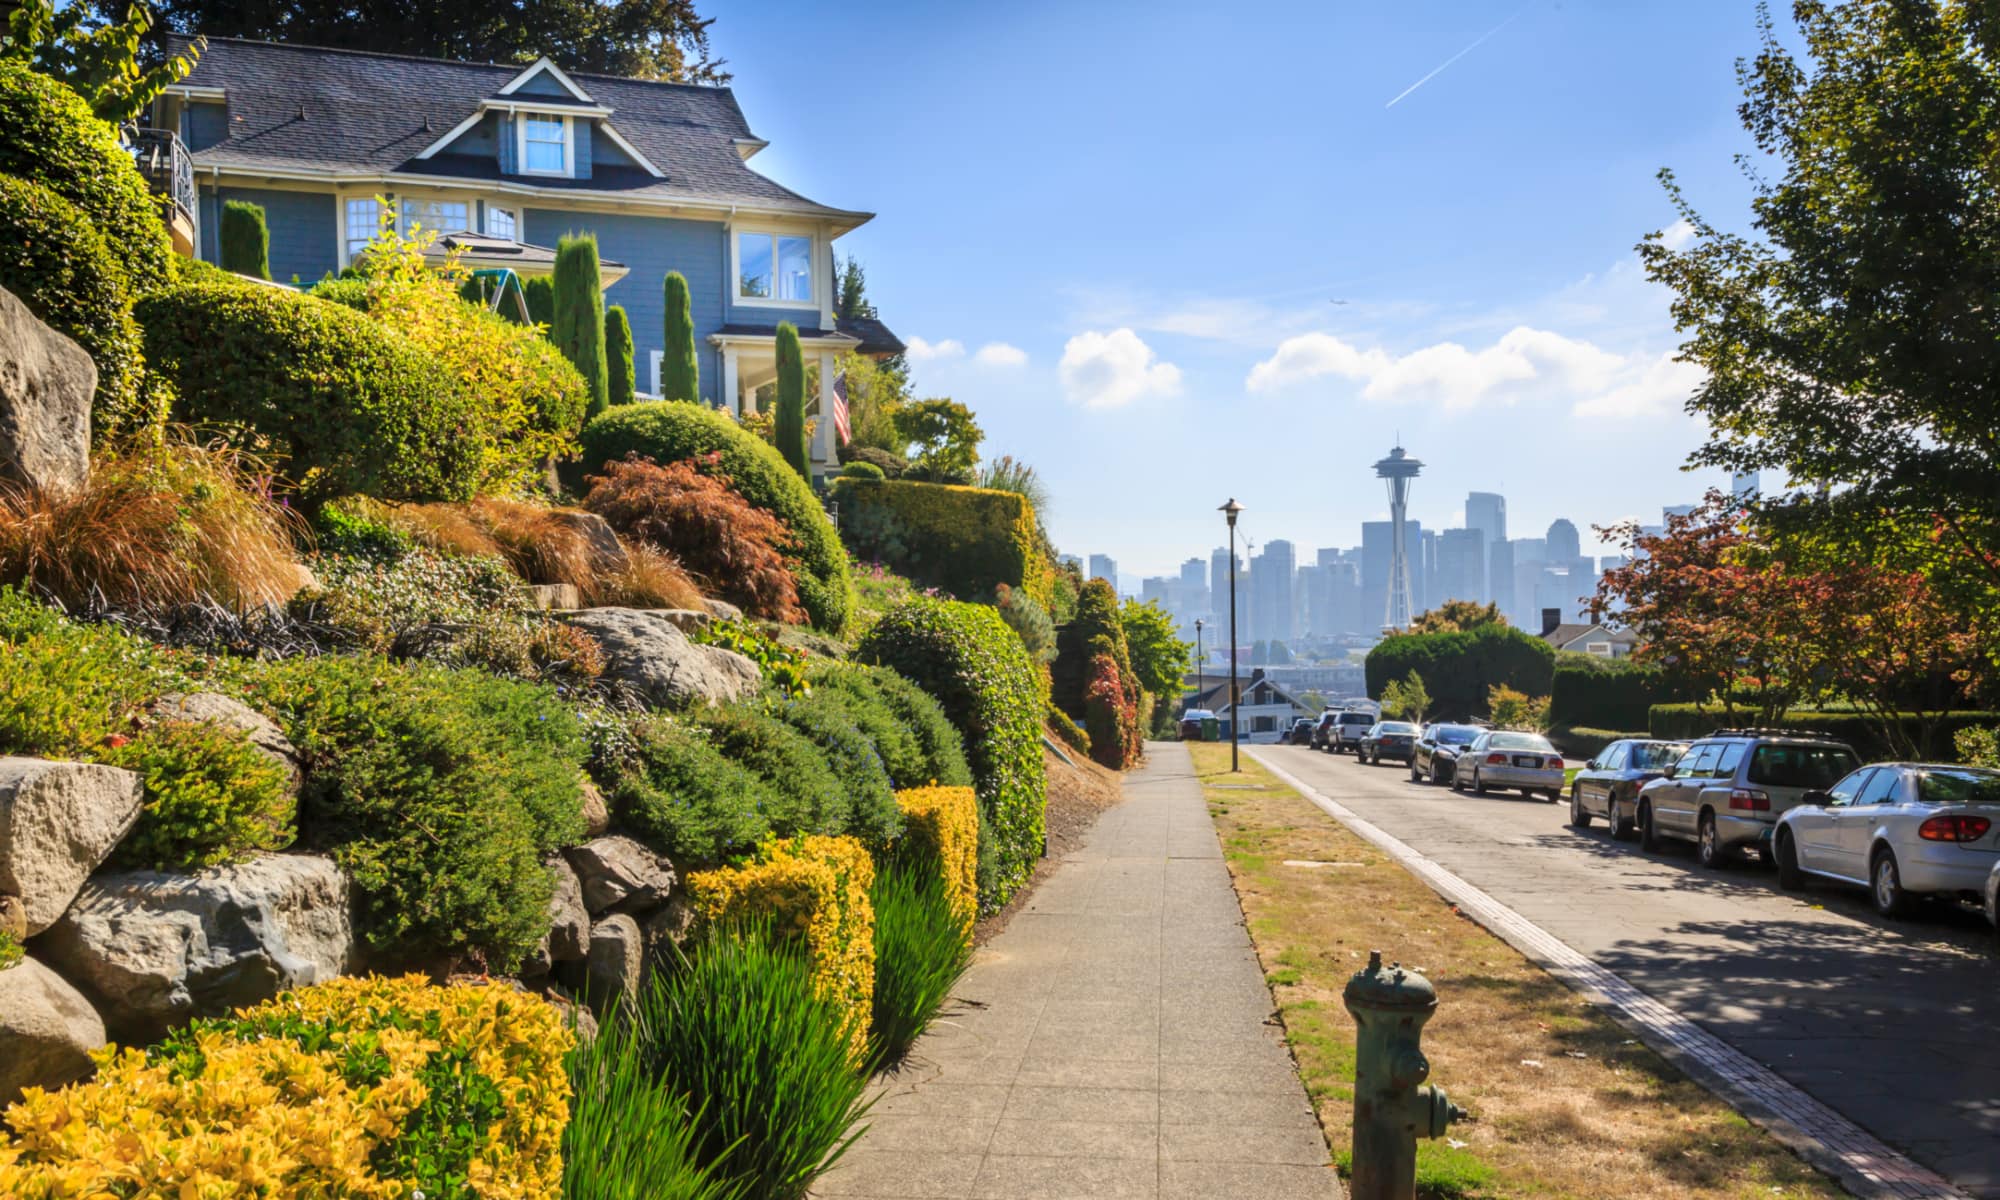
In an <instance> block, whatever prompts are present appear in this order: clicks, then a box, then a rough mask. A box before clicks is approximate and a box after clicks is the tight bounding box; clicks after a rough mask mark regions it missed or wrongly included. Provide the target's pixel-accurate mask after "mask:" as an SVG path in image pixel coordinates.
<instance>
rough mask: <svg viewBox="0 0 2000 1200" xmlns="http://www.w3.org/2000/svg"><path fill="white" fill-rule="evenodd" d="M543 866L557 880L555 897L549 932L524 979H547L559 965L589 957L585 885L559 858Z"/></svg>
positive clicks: (554, 856) (547, 860)
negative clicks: (550, 972) (584, 904)
mask: <svg viewBox="0 0 2000 1200" xmlns="http://www.w3.org/2000/svg"><path fill="white" fill-rule="evenodd" d="M542 865H543V866H545V867H547V868H548V869H549V875H550V877H551V878H553V879H554V880H555V885H556V887H555V894H554V895H552V896H550V897H549V931H548V933H547V934H546V935H544V936H543V938H542V944H541V945H539V946H537V947H535V949H534V952H533V953H531V954H529V955H528V961H527V962H526V963H524V964H522V967H521V975H522V977H523V978H525V979H535V978H539V977H541V976H543V975H547V974H548V973H549V971H550V970H551V969H553V968H554V967H555V965H556V964H557V963H565V962H581V961H583V959H584V958H585V957H587V956H588V955H589V954H590V913H589V912H588V911H586V910H585V909H584V907H583V885H582V884H580V883H578V882H577V879H576V872H575V871H572V870H570V868H569V863H567V862H565V861H564V860H563V858H562V856H561V855H559V854H552V855H550V856H549V857H547V858H545V859H543V860H542Z"/></svg>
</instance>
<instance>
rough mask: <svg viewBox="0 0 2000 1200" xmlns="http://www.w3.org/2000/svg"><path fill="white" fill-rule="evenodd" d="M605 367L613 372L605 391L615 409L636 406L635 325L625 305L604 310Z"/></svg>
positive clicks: (617, 305) (610, 372)
mask: <svg viewBox="0 0 2000 1200" xmlns="http://www.w3.org/2000/svg"><path fill="white" fill-rule="evenodd" d="M604 365H605V368H606V370H608V371H609V375H608V377H607V383H606V386H605V392H606V393H607V394H608V395H609V396H610V397H611V405H612V407H614V408H616V407H617V406H618V405H620V404H630V403H632V386H633V384H632V323H631V322H630V321H628V320H626V319H625V306H624V305H622V304H614V305H612V306H611V307H610V308H607V309H605V310H604Z"/></svg>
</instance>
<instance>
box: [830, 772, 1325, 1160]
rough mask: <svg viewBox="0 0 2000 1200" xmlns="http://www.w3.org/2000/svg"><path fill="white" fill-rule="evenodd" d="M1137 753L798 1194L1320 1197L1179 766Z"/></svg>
mask: <svg viewBox="0 0 2000 1200" xmlns="http://www.w3.org/2000/svg"><path fill="white" fill-rule="evenodd" d="M1146 754H1147V760H1146V765H1145V766H1144V767H1142V768H1140V769H1139V770H1137V771H1134V772H1133V773H1131V774H1130V775H1128V776H1127V777H1126V779H1125V797H1126V799H1125V802H1124V803H1123V804H1121V805H1119V806H1118V807H1116V808H1113V809H1111V810H1109V811H1108V812H1106V813H1105V814H1104V815H1103V817H1101V818H1100V819H1099V820H1098V823H1097V826H1096V828H1095V829H1094V830H1092V832H1091V834H1090V836H1089V838H1088V839H1087V840H1086V842H1085V844H1084V846H1083V848H1082V849H1080V850H1079V851H1077V852H1076V853H1074V854H1072V855H1070V856H1069V857H1068V858H1067V859H1065V860H1064V861H1063V863H1062V864H1061V865H1060V866H1059V867H1058V868H1057V869H1056V871H1055V872H1054V873H1053V874H1051V875H1050V876H1049V877H1048V878H1047V879H1046V880H1045V881H1044V882H1043V883H1042V885H1041V887H1040V888H1039V889H1038V890H1037V891H1036V893H1035V894H1034V895H1033V896H1032V897H1031V898H1030V899H1029V902H1028V904H1027V906H1026V907H1024V908H1023V909H1022V910H1021V911H1020V912H1018V913H1016V914H1015V916H1014V918H1013V920H1012V922H1011V923H1010V924H1009V925H1008V927H1007V928H1006V929H1005V930H1004V931H1003V932H1002V933H1001V934H1000V935H999V936H998V937H996V938H994V939H993V940H992V941H991V942H989V943H987V945H985V946H984V947H982V948H981V950H980V952H979V956H978V958H977V960H976V961H975V962H974V964H973V967H972V970H971V971H970V972H968V973H967V975H966V977H965V979H964V981H963V982H961V983H960V985H959V987H958V989H957V991H956V992H955V993H954V994H953V1000H952V1003H951V1004H950V1005H948V1006H947V1009H946V1013H945V1015H944V1016H943V1017H942V1018H940V1019H939V1021H938V1022H937V1024H936V1025H934V1026H933V1027H932V1030H931V1032H930V1033H929V1034H927V1035H926V1036H925V1037H924V1039H923V1040H922V1041H921V1042H919V1043H918V1044H917V1046H916V1049H915V1050H914V1051H913V1052H912V1054H911V1059H910V1062H909V1063H908V1064H907V1065H906V1066H905V1067H904V1069H903V1071H902V1072H901V1073H900V1074H899V1075H897V1076H894V1077H891V1078H888V1079H885V1080H884V1081H883V1082H881V1083H880V1084H879V1085H878V1088H879V1091H880V1100H879V1101H878V1103H877V1105H876V1107H875V1110H874V1112H873V1113H872V1114H871V1117H870V1121H869V1130H868V1132H867V1133H866V1134H864V1135H863V1136H862V1138H861V1139H860V1140H859V1141H857V1142H856V1143H855V1145H854V1147H853V1149H852V1150H850V1151H849V1152H848V1154H847V1157H846V1158H845V1159H843V1160H842V1162H841V1163H840V1165H839V1166H838V1167H836V1168H835V1169H834V1170H833V1171H831V1172H829V1173H828V1174H827V1175H826V1177H825V1178H824V1179H822V1180H821V1181H820V1183H819V1185H818V1186H817V1187H816V1188H815V1189H814V1194H815V1195H817V1196H823V1197H828V1198H829V1200H831V1198H833V1197H844V1198H853V1200H1060V1198H1066V1197H1074V1198H1077V1200H1084V1198H1092V1200H1096V1198H1113V1197H1133V1198H1139V1200H1182V1198H1187V1200H1193V1198H1196V1197H1216V1198H1224V1197H1226V1198H1229V1200H1242V1198H1245V1197H1258V1198H1260V1200H1294V1198H1296V1200H1338V1197H1339V1196H1340V1194H1341V1192H1340V1185H1339V1182H1338V1180H1337V1179H1336V1177H1335V1175H1334V1171H1333V1168H1332V1166H1331V1165H1330V1162H1329V1159H1328V1155H1327V1147H1326V1141H1325V1139H1324V1137H1323V1136H1322V1135H1321V1133H1320V1129H1319V1124H1318V1122H1317V1120H1316V1119H1315V1118H1314V1116H1313V1111H1312V1106H1311V1104H1310V1102H1309V1101H1308V1100H1307V1099H1306V1093H1305V1088H1304V1086H1303V1085H1301V1084H1300V1082H1299V1077H1298V1071H1297V1069H1296V1068H1295V1067H1294V1065H1293V1063H1292V1058H1291V1053H1290V1051H1288V1050H1287V1049H1286V1048H1285V1044H1284V1040H1283V1031H1282V1030H1281V1029H1280V1028H1279V1027H1278V1026H1277V1025H1276V1023H1275V1020H1274V1018H1273V1016H1272V1005H1271V994H1270V990H1269V988H1268V987H1267V986H1266V984H1265V982H1264V974H1263V971H1262V969H1261V968H1260V967H1259V966H1258V963H1257V955H1256V951H1255V949H1254V948H1253V947H1252V946H1251V944H1250V936H1249V933H1248V932H1247V931H1246V930H1245V929H1244V927H1243V912H1242V909H1241V908H1240V907H1239V906H1238V904H1237V901H1236V892H1235V889H1234V888H1233V887H1232V886H1231V884H1230V880H1229V872H1228V869H1227V867H1226V866H1225V865H1224V864H1223V860H1222V849H1221V846H1220V845H1219V844H1218V842H1217V841H1216V836H1215V827H1214V825H1213V824H1212V823H1211V822H1210V820H1209V815H1208V806H1207V804H1206V802H1205V801H1204V799H1203V797H1202V790H1201V784H1200V782H1199V780H1197V779H1196V778H1195V774H1194V764H1193V761H1192V760H1191V759H1190V758H1189V757H1188V753H1187V749H1186V747H1184V746H1182V745H1180V744H1179V743H1178V742H1153V743H1148V744H1147V747H1146Z"/></svg>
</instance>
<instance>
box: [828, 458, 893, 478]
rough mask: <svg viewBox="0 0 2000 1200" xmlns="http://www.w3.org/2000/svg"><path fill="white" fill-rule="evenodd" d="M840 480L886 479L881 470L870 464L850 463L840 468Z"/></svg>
mask: <svg viewBox="0 0 2000 1200" xmlns="http://www.w3.org/2000/svg"><path fill="white" fill-rule="evenodd" d="M840 477H841V478H842V479H886V478H888V476H887V475H885V474H883V472H882V468H880V467H878V466H876V465H875V464H874V463H871V462H851V463H848V464H847V465H846V466H844V467H842V468H840Z"/></svg>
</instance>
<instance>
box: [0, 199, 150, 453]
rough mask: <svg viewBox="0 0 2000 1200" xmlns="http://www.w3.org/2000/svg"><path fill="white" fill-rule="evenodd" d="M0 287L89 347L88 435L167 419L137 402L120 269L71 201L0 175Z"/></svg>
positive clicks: (128, 305)
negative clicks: (93, 380) (93, 374)
mask: <svg viewBox="0 0 2000 1200" xmlns="http://www.w3.org/2000/svg"><path fill="white" fill-rule="evenodd" d="M0 286H5V287H6V288H7V290H8V291H10V292H13V293H14V295H15V297H16V298H17V299H19V300H20V301H21V303H23V304H25V305H27V306H28V311H29V312H32V313H34V314H35V315H36V316H37V317H39V318H41V319H42V320H43V321H44V322H46V323H47V324H48V325H49V326H50V327H51V328H53V329H55V330H56V331H58V332H60V333H63V334H66V335H68V336H69V337H71V338H74V339H75V340H76V343H77V344H78V345H79V346H82V347H83V348H84V349H85V350H87V351H89V353H90V357H91V361H93V362H95V363H96V364H97V392H96V394H95V395H94V396H92V398H91V405H90V424H91V428H92V431H93V432H95V433H98V434H105V433H111V434H117V433H124V432H126V431H128V430H130V429H132V428H135V427H138V426H143V425H148V424H154V423H157V422H158V421H159V420H161V419H163V418H164V417H165V416H166V413H165V411H164V409H163V408H161V407H160V406H159V405H158V404H152V405H150V406H149V405H147V404H142V403H141V400H140V396H141V386H140V385H141V381H142V378H143V373H142V371H141V367H142V366H143V359H142V358H141V356H140V352H139V327H138V326H137V325H136V324H134V323H133V321H132V296H131V293H130V291H129V289H128V288H127V286H126V282H125V269H124V268H123V267H122V266H120V265H119V263H118V260H117V258H116V257H115V256H114V255H113V254H112V252H111V247H110V246H109V245H108V244H107V243H106V242H105V240H104V237H103V235H102V234H100V233H99V232H98V231H97V227H96V226H95V225H92V224H91V223H90V221H89V219H88V218H87V217H85V216H84V214H83V212H82V210H80V209H78V208H77V207H76V205H74V204H71V203H70V202H69V201H67V200H65V199H63V198H62V197H61V196H59V195H57V194H56V193H55V192H54V191H52V190H51V189H49V188H46V187H44V186H42V185H41V184H38V183H31V182H29V181H28V180H25V179H13V178H9V177H7V176H0ZM149 390H150V391H157V389H149Z"/></svg>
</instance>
